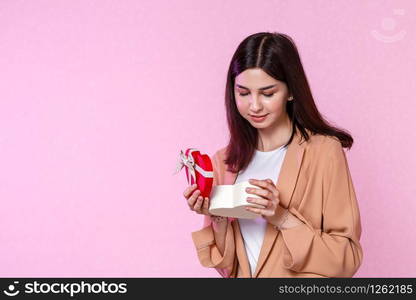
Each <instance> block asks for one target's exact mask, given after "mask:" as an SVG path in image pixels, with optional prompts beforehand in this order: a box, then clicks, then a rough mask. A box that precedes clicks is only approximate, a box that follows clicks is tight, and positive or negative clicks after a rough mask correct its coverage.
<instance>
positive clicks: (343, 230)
mask: <svg viewBox="0 0 416 300" xmlns="http://www.w3.org/2000/svg"><path fill="white" fill-rule="evenodd" d="M330 148H331V149H330V150H329V153H328V160H327V161H326V166H325V172H324V175H323V176H324V178H323V211H322V217H323V221H322V229H321V228H320V229H317V228H314V227H313V226H312V224H311V223H310V222H309V221H308V220H307V219H305V218H304V216H303V215H302V214H301V213H300V212H299V211H298V210H297V209H295V208H294V207H291V208H289V211H290V212H291V213H292V214H294V215H295V216H296V217H298V218H299V219H300V220H301V221H302V222H303V224H301V225H298V226H295V227H292V228H288V229H282V230H281V234H282V237H283V240H284V244H285V246H286V247H285V250H284V251H285V252H284V256H283V263H284V267H285V268H288V269H291V270H293V271H296V272H312V273H316V274H320V275H324V276H327V277H352V276H353V275H354V274H355V273H356V272H357V270H358V268H359V267H360V265H361V263H362V259H363V251H362V247H361V245H360V242H359V240H360V237H361V220H360V212H359V207H358V203H357V199H356V194H355V191H354V187H353V182H352V179H351V174H350V170H349V168H348V163H347V159H346V156H345V152H344V150H343V149H342V146H341V143H340V142H339V141H337V142H336V143H333V144H332V145H331V146H330Z"/></svg>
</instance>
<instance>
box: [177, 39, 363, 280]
mask: <svg viewBox="0 0 416 300" xmlns="http://www.w3.org/2000/svg"><path fill="white" fill-rule="evenodd" d="M225 106H226V113H227V120H228V127H229V130H230V141H229V143H228V145H227V146H226V147H224V148H222V149H219V150H218V151H217V152H216V153H215V154H214V156H213V157H212V158H211V159H212V161H213V167H214V185H221V184H235V183H238V182H240V181H245V180H250V182H251V183H252V184H253V185H255V186H257V187H258V188H251V189H248V190H247V192H248V193H249V194H250V195H252V197H249V198H248V199H247V202H249V203H255V204H257V205H260V206H261V208H258V207H257V208H255V207H254V206H253V207H247V209H248V210H250V211H252V212H254V213H257V214H258V215H259V217H258V218H256V219H238V218H226V217H218V216H212V215H210V213H209V212H208V208H209V198H205V199H202V197H201V196H200V191H199V190H197V189H196V186H190V187H188V188H187V189H186V190H185V192H184V196H185V198H186V199H187V200H188V204H189V207H190V209H191V210H193V211H195V212H197V213H199V214H204V215H205V223H204V227H203V228H202V229H200V230H198V231H195V232H192V239H193V242H194V244H195V247H196V250H197V255H198V258H199V260H200V262H201V264H202V265H203V266H205V267H209V268H215V269H216V270H217V271H218V272H219V273H220V274H221V275H222V276H223V277H352V276H353V275H354V274H355V273H356V271H357V270H358V268H359V267H360V265H361V263H362V259H363V251H362V248H361V245H360V242H359V240H360V237H361V221H360V212H359V207H358V203H357V199H356V195H355V190H354V187H353V182H352V178H351V174H350V171H349V167H348V163H347V159H346V156H345V152H344V150H343V147H347V148H348V149H350V148H351V146H352V143H353V138H352V137H351V136H350V135H349V134H348V133H346V132H345V131H344V130H341V129H338V128H335V127H334V126H331V125H330V124H329V123H328V122H327V121H326V120H324V118H323V117H322V115H321V114H320V113H319V111H318V109H317V107H316V105H315V102H314V99H313V97H312V93H311V90H310V87H309V84H308V81H307V78H306V75H305V72H304V70H303V67H302V64H301V60H300V57H299V54H298V51H297V48H296V46H295V43H294V42H293V40H292V39H291V38H290V37H289V36H287V35H285V34H280V33H268V32H261V33H256V34H253V35H250V36H248V37H247V38H246V39H244V40H243V41H242V42H241V44H240V45H239V46H238V48H237V50H236V52H235V54H234V56H233V57H232V60H231V63H230V67H229V70H228V75H227V84H226V93H225Z"/></svg>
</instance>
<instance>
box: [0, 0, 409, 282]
mask: <svg viewBox="0 0 416 300" xmlns="http://www.w3.org/2000/svg"><path fill="white" fill-rule="evenodd" d="M415 13H416V5H415V2H413V1H410V0H409V1H354V2H353V1H262V2H259V1H256V2H252V1H246V2H244V1H198V2H196V1H98V0H97V1H46V0H39V1H17V0H8V1H7V0H3V1H1V2H0V54H1V55H0V166H1V169H0V170H1V171H0V199H1V204H2V209H1V213H0V228H1V230H0V245H1V247H0V266H1V267H0V276H10V277H15V276H114V277H118V276H120V277H124V276H126V277H127V276H134V277H159V276H166V277H199V276H208V277H211V276H213V277H218V276H219V275H218V273H217V272H216V271H215V270H213V269H205V268H203V267H202V266H201V265H200V264H199V261H198V259H197V256H196V251H195V249H194V246H193V243H192V239H191V231H194V230H197V229H199V228H201V226H202V223H203V220H202V217H201V216H200V215H196V214H194V213H192V212H191V211H190V210H189V209H188V207H187V205H186V203H185V199H184V198H183V196H182V192H183V190H184V189H185V187H186V185H187V183H186V179H185V173H184V171H183V172H181V173H180V174H178V175H176V176H172V171H173V169H174V167H175V163H176V159H177V156H178V153H179V151H180V149H186V148H187V147H196V148H199V149H201V150H203V151H204V152H206V153H208V154H210V155H211V154H213V153H214V152H215V151H216V150H217V149H219V148H220V147H223V146H225V144H226V142H227V137H228V133H227V127H226V123H225V114H224V109H223V93H224V86H225V75H226V71H227V68H228V63H229V61H230V59H231V55H232V54H233V52H234V50H235V48H236V47H237V45H238V44H239V43H240V41H241V40H242V39H243V38H245V37H246V36H247V35H249V34H252V33H255V32H258V31H280V32H284V33H287V34H289V35H291V36H292V37H293V38H294V39H295V41H296V42H297V45H298V47H299V50H300V54H301V58H302V61H303V63H304V67H305V69H306V73H307V75H308V78H309V82H310V84H311V87H312V91H313V94H314V97H315V99H316V102H317V105H318V108H319V109H320V111H321V112H322V113H323V114H324V115H325V116H326V117H327V118H328V119H329V120H330V121H332V122H333V123H335V124H336V125H338V126H341V127H343V128H345V129H347V130H349V131H350V132H351V133H352V135H353V137H354V139H355V143H354V145H353V148H352V150H351V151H350V152H347V156H348V159H349V165H350V170H351V173H352V176H353V180H354V184H355V189H356V192H357V197H358V200H359V204H360V209H361V217H362V226H363V234H362V240H361V241H362V245H363V248H364V261H363V265H362V267H361V269H360V270H359V272H358V273H357V274H356V277H377V276H380V277H387V276H396V277H404V276H415V275H416V256H415V255H414V253H415V250H416V234H415V231H414V228H415V226H416V221H415V219H416V218H415V217H414V215H415V211H416V201H415V197H414V195H415V192H416V189H415V184H414V179H415V178H416V169H415V165H416V158H415V155H414V154H413V151H414V148H415V146H416V144H415V134H414V132H413V130H414V127H415V117H414V114H415V108H416V105H415V101H414V99H413V96H412V95H414V94H416V81H415V69H416V60H415V57H414V49H415V48H416V36H415V35H416V32H415V30H414V29H415V25H416V24H415V18H414V16H415ZM374 31H377V32H378V33H379V34H382V35H385V36H394V38H393V42H391V43H388V42H386V41H383V40H382V39H380V37H379V35H374V33H373V32H374ZM201 132H202V134H201Z"/></svg>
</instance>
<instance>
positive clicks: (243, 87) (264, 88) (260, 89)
mask: <svg viewBox="0 0 416 300" xmlns="http://www.w3.org/2000/svg"><path fill="white" fill-rule="evenodd" d="M276 85H277V84H273V85H268V86H265V87H261V88H259V89H258V90H259V91H263V90H267V89H270V88H272V87H275V86H276ZM236 86H237V87H239V88H242V89H245V90H249V88H247V87H245V86H242V85H239V84H236Z"/></svg>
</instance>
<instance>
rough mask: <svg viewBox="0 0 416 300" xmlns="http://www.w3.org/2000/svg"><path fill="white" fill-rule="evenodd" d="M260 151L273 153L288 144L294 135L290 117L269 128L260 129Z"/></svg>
mask: <svg viewBox="0 0 416 300" xmlns="http://www.w3.org/2000/svg"><path fill="white" fill-rule="evenodd" d="M258 133H259V134H258V147H257V148H258V150H260V151H272V150H274V149H277V148H279V147H281V146H283V145H284V144H286V143H287V142H288V140H289V138H290V136H291V134H292V122H291V120H290V118H289V116H288V115H287V114H286V117H285V119H284V120H283V121H280V122H277V123H276V124H275V125H272V126H270V127H267V128H261V129H258Z"/></svg>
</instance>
